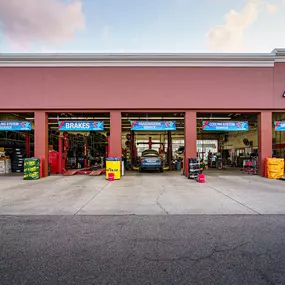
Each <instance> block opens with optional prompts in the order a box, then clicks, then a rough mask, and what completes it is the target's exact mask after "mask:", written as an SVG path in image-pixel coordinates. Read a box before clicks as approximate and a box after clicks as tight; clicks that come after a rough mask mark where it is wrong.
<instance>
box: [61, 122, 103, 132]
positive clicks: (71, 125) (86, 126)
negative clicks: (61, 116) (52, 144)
mask: <svg viewBox="0 0 285 285" xmlns="http://www.w3.org/2000/svg"><path fill="white" fill-rule="evenodd" d="M58 130H59V131H81V132H89V131H104V122H97V121H96V122H95V121H60V122H58Z"/></svg>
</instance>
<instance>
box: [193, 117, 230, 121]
mask: <svg viewBox="0 0 285 285" xmlns="http://www.w3.org/2000/svg"><path fill="white" fill-rule="evenodd" d="M197 120H231V118H229V117H198V118H197Z"/></svg>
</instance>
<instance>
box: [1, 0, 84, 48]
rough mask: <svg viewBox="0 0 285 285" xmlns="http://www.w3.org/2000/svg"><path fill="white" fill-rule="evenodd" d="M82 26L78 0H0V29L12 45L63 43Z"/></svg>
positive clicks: (82, 20) (81, 12) (82, 21)
mask: <svg viewBox="0 0 285 285" xmlns="http://www.w3.org/2000/svg"><path fill="white" fill-rule="evenodd" d="M84 25H85V19H84V14H83V11H82V3H81V0H74V1H70V2H68V3H63V2H61V1H60V0H0V27H1V28H2V32H3V33H4V36H5V37H6V38H7V39H8V40H9V41H10V42H11V43H12V44H13V45H14V46H18V47H20V46H21V47H23V46H29V45H30V43H34V42H42V43H48V44H49V43H57V42H61V41H65V40H68V39H70V38H72V37H73V36H74V34H75V32H76V30H78V29H83V28H84Z"/></svg>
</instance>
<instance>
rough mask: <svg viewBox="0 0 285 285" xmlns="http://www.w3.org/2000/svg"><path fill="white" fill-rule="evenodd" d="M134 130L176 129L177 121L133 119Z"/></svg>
mask: <svg viewBox="0 0 285 285" xmlns="http://www.w3.org/2000/svg"><path fill="white" fill-rule="evenodd" d="M131 130H132V131H175V130H176V122H175V121H131Z"/></svg>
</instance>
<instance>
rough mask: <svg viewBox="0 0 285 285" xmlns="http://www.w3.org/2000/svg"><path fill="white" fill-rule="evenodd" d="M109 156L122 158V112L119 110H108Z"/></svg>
mask: <svg viewBox="0 0 285 285" xmlns="http://www.w3.org/2000/svg"><path fill="white" fill-rule="evenodd" d="M109 143H110V146H109V157H119V158H120V159H121V158H122V114H121V112H120V111H111V112H110V139H109Z"/></svg>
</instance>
